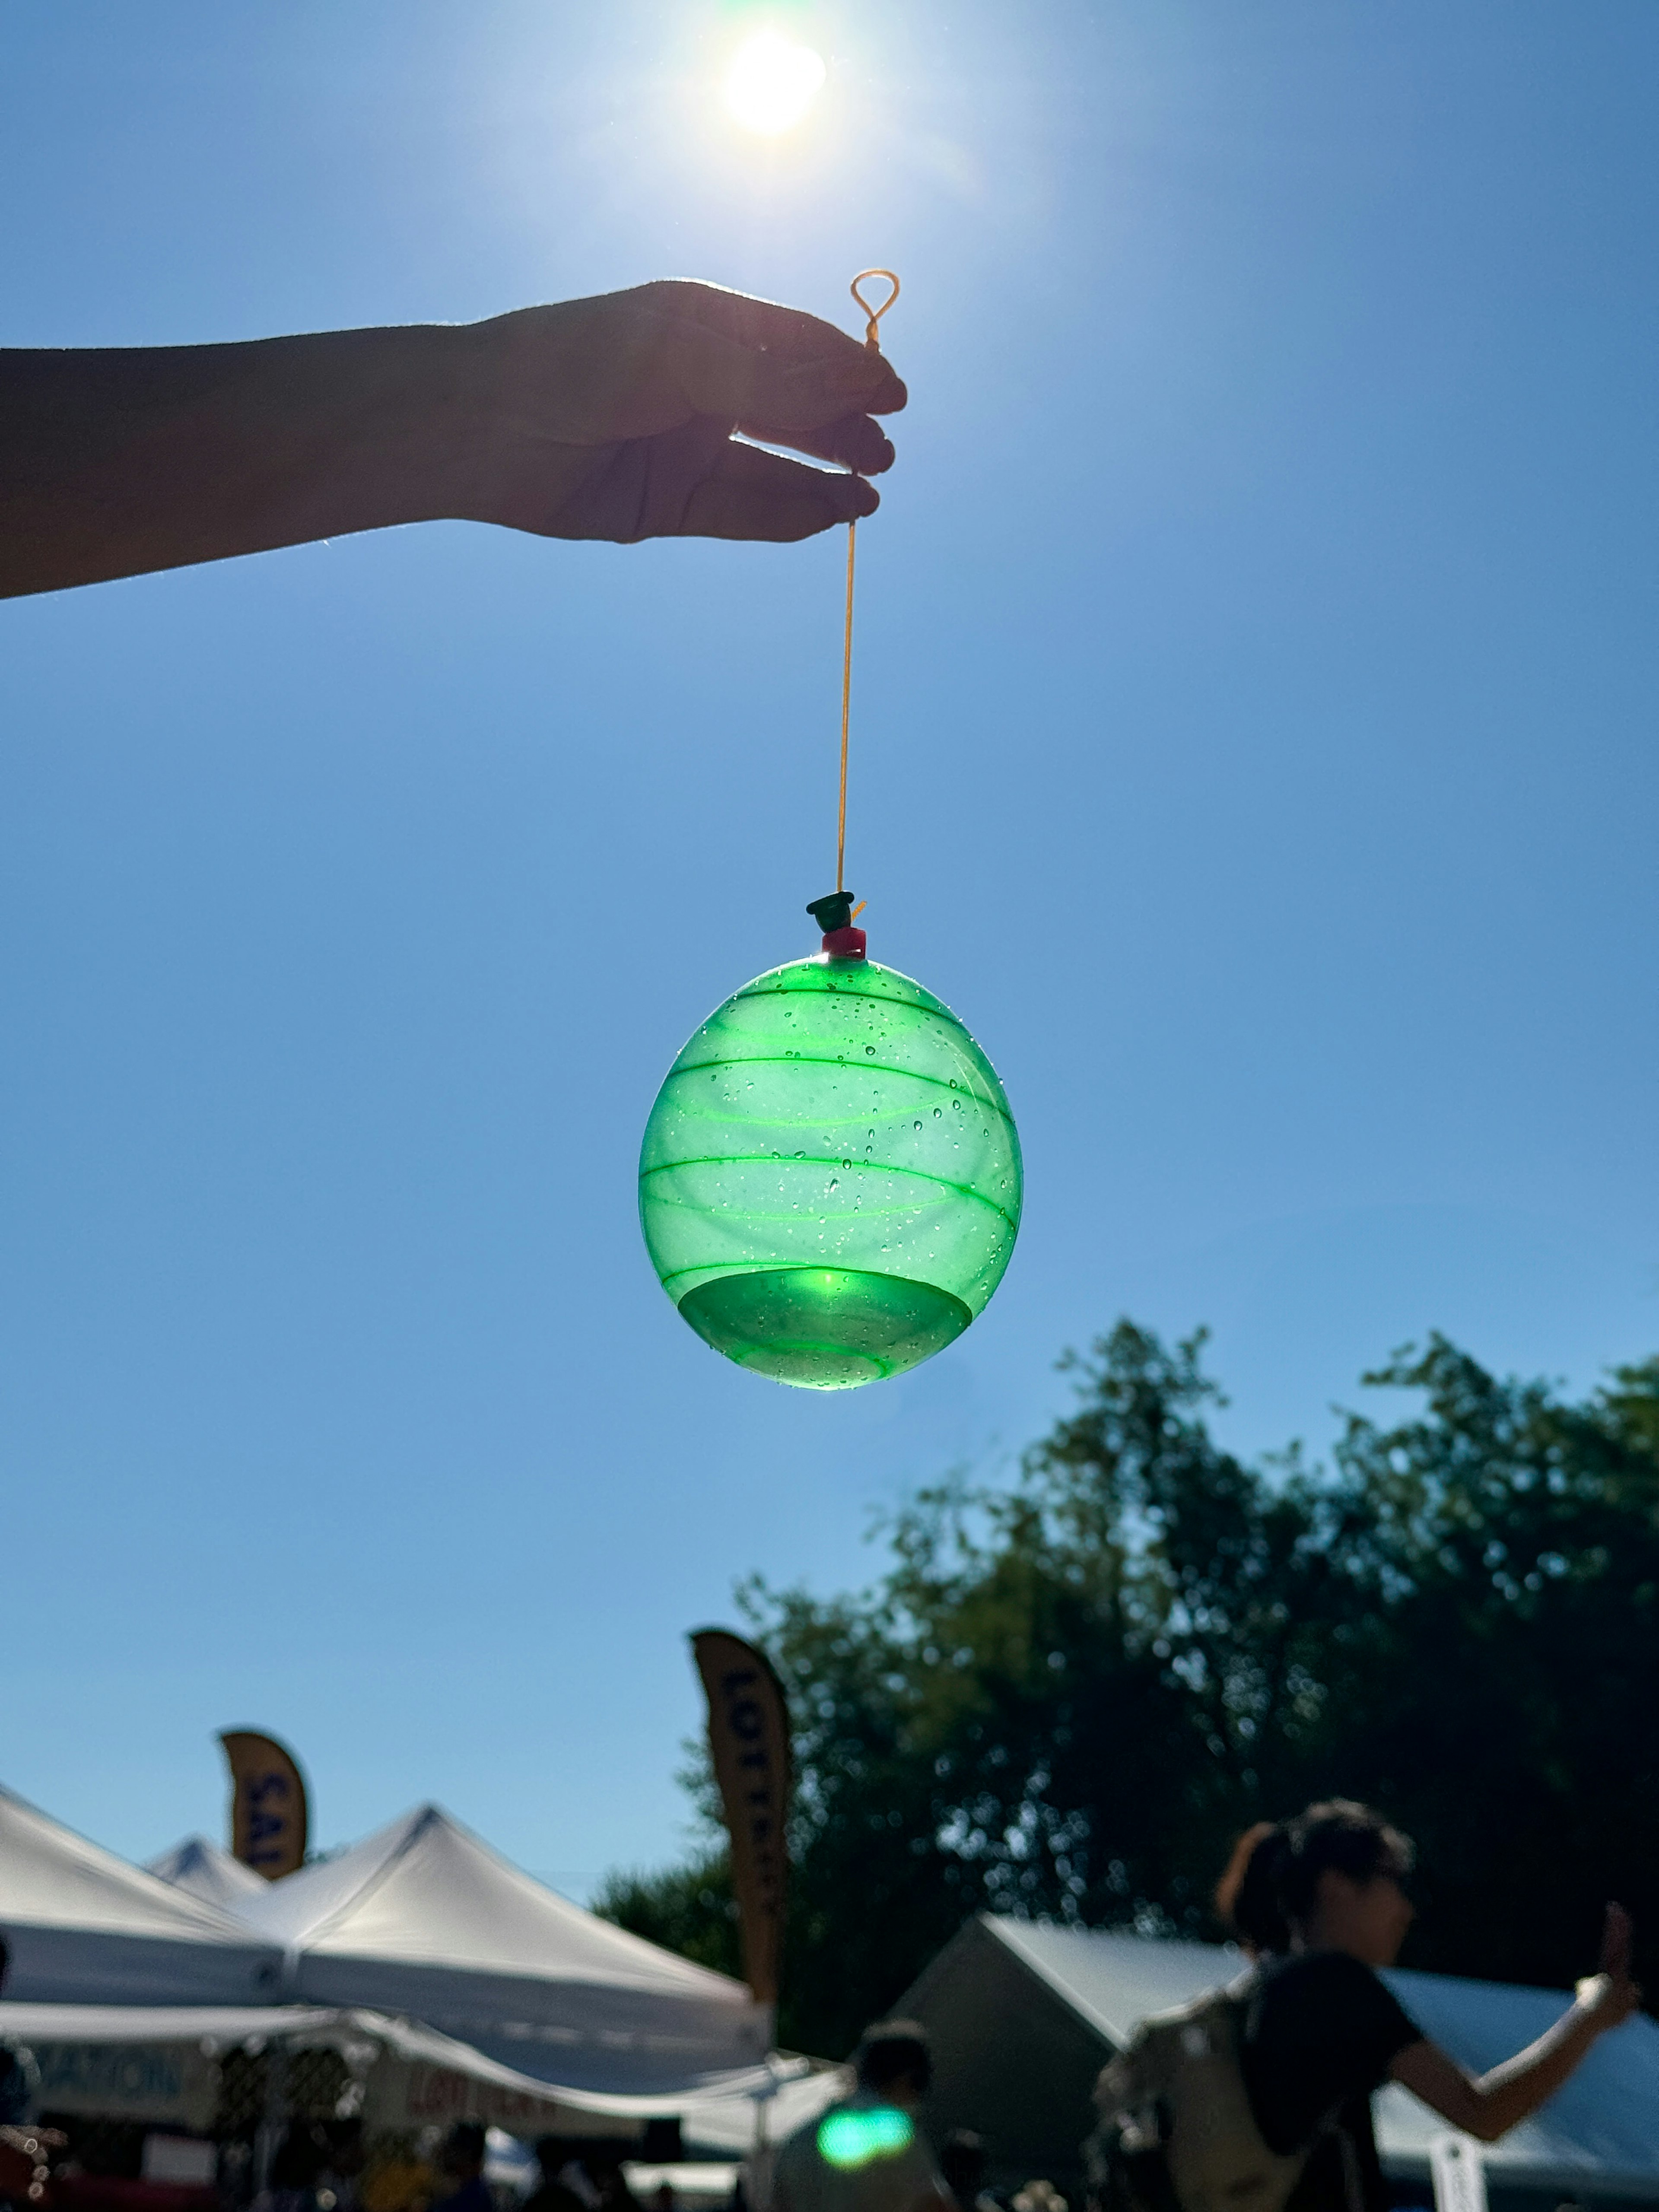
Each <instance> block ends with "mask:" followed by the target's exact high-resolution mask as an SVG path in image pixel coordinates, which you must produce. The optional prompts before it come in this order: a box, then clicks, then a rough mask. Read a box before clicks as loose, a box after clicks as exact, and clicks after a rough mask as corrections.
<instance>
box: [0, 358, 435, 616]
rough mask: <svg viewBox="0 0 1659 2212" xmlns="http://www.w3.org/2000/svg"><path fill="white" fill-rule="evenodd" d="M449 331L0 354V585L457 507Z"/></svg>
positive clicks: (256, 547) (224, 552) (54, 585)
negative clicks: (89, 350) (238, 343)
mask: <svg viewBox="0 0 1659 2212" xmlns="http://www.w3.org/2000/svg"><path fill="white" fill-rule="evenodd" d="M473 382H474V379H473V376H472V374H471V353H470V350H469V347H468V343H467V333H466V332H465V331H464V330H451V329H447V328H443V327H440V326H436V325H410V326H409V327H406V328H401V329H392V330H365V331H325V332H322V333H320V334H318V335H314V336H307V337H283V338H265V339H260V340H258V341H255V342H253V343H248V344H244V345H204V346H168V347H156V348H145V349H112V350H108V351H97V352H79V351H76V352H56V351H54V352H21V351H18V352H0V596H8V597H9V596H15V595H16V594H18V593H21V592H48V591H56V590H59V589H61V588H62V587H64V586H66V585H71V584H86V583H95V582H99V581H100V580H105V579H107V578H109V577H112V576H125V575H134V574H139V573H141V572H143V571H144V570H147V569H154V568H178V567H180V566H182V565H184V564H185V563H187V562H197V561H216V560H222V559H224V558H225V557H227V556H229V555H233V554H238V553H252V552H260V551H264V550H268V549H269V548H270V547H272V546H277V545H293V544H302V543H304V542H306V541H307V540H309V539H313V538H331V537H337V536H343V535H345V534H346V533H347V532H351V531H356V530H373V529H376V528H379V527H380V526H384V525H386V524H388V523H398V522H417V521H423V520H432V519H434V518H435V517H438V516H441V515H446V514H457V513H465V512H466V511H467V508H468V505H469V489H470V484H471V477H472V474H473V471H474V470H475V468H476V458H475V456H476V451H477V441H478V420H477V406H476V404H475V402H474V399H473V397H472V391H471V387H472V385H473Z"/></svg>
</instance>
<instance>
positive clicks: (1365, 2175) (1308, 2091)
mask: <svg viewBox="0 0 1659 2212" xmlns="http://www.w3.org/2000/svg"><path fill="white" fill-rule="evenodd" d="M1422 2040H1423V2031H1422V2029H1421V2028H1420V2027H1418V2025H1417V2023H1416V2021H1413V2018H1412V2017H1411V2015H1410V2014H1409V2013H1408V2012H1407V2011H1406V2010H1405V2008H1404V2007H1403V2006H1402V2005H1401V2003H1400V2002H1399V2001H1398V2000H1397V1999H1396V1998H1395V1997H1394V1996H1391V1995H1390V1994H1389V1991H1388V1990H1386V1989H1385V1988H1384V1987H1383V1984H1382V1983H1381V1982H1380V1981H1379V1980H1378V1979H1377V1978H1376V1975H1375V1974H1374V1973H1373V1972H1371V1970H1370V1967H1369V1966H1363V1965H1362V1964H1361V1963H1360V1961H1359V1960H1358V1959H1351V1958H1349V1956H1348V1955H1347V1954H1346V1952H1343V1951H1313V1952H1308V1953H1305V1954H1299V1955H1297V1956H1296V1957H1294V1958H1288V1959H1268V1960H1264V1961H1263V1963H1262V1966H1261V1969H1260V1971H1259V1972H1258V1974H1257V1976H1256V1978H1255V1989H1254V1990H1253V1992H1252V1994H1251V1996H1250V2000H1249V2007H1248V2008H1247V2010H1246V2013H1245V2016H1244V2044H1243V2052H1242V2054H1241V2056H1242V2058H1243V2069H1244V2086H1245V2087H1246V2089H1247V2090H1248V2091H1249V2099H1250V2106H1251V2109H1252V2110H1253V2111H1254V2112H1255V2120H1256V2125H1257V2126H1258V2127H1259V2128H1260V2129H1261V2132H1262V2134H1263V2135H1264V2136H1266V2138H1267V2148H1269V2149H1270V2150H1273V2151H1277V2152H1278V2153H1279V2154H1280V2155H1281V2156H1285V2155H1286V2154H1289V2153H1291V2152H1292V2151H1297V2150H1300V2149H1302V2148H1304V2146H1305V2145H1306V2144H1307V2142H1309V2140H1310V2138H1311V2137H1312V2136H1315V2135H1316V2133H1317V2131H1318V2130H1320V2128H1321V2127H1322V2125H1323V2124H1324V2123H1325V2122H1326V2121H1328V2119H1329V2118H1330V2117H1331V2115H1332V2114H1333V2113H1334V2115H1335V2118H1336V2126H1335V2129H1334V2130H1332V2131H1330V2132H1328V2133H1327V2134H1326V2135H1325V2136H1322V2138H1321V2140H1320V2141H1319V2142H1317V2143H1316V2145H1315V2148H1314V2150H1313V2153H1312V2154H1311V2156H1310V2158H1309V2160H1308V2163H1307V2166H1306V2168H1305V2170H1304V2173H1303V2176H1302V2179H1301V2180H1300V2181H1298V2182H1297V2185H1296V2188H1295V2190H1294V2191H1293V2192H1292V2194H1291V2201H1290V2203H1289V2204H1288V2205H1287V2206H1286V2208H1285V2212H1358V2208H1357V2207H1355V2206H1353V2205H1352V2202H1351V2197H1350V2191H1349V2187H1348V2161H1349V2158H1350V2156H1352V2160H1353V2165H1354V2170H1355V2178H1356V2179H1357V2181H1358V2186H1359V2190H1360V2192H1361V2196H1362V2199H1363V2203H1364V2207H1365V2212H1383V2208H1384V2207H1385V2206H1386V2205H1387V2203H1388V2201H1389V2193H1388V2188H1387V2185H1386V2184H1385V2183H1384V2181H1383V2169H1382V2167H1381V2166H1380V2165H1379V2163H1378V2161H1377V2156H1376V2136H1375V2134H1374V2133H1373V2132H1372V2129H1371V2092H1372V2090H1373V2089H1375V2088H1376V2087H1379V2086H1380V2085H1381V2084H1382V2083H1383V2081H1386V2080H1387V2078H1388V2072H1389V2066H1390V2065H1391V2064H1392V2063H1393V2062H1394V2060H1395V2058H1396V2057H1398V2056H1399V2055H1400V2053H1401V2051H1404V2050H1405V2049H1406V2048H1407V2045H1410V2044H1413V2043H1420V2042H1421V2041H1422ZM1345 2136H1346V2140H1347V2143H1348V2144H1349V2145H1351V2146H1352V2150H1351V2152H1349V2151H1346V2150H1345V2148H1344V2144H1343V2141H1342V2138H1343V2137H1345Z"/></svg>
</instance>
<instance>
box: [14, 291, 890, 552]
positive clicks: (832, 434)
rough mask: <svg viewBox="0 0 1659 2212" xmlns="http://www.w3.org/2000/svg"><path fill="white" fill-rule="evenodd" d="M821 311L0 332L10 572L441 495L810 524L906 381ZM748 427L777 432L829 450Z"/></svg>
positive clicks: (387, 513)
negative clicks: (36, 343)
mask: <svg viewBox="0 0 1659 2212" xmlns="http://www.w3.org/2000/svg"><path fill="white" fill-rule="evenodd" d="M904 399H905V392H904V386H902V384H901V383H900V381H899V380H898V378H897V377H896V375H895V374H893V372H892V370H891V369H890V368H889V367H888V365H887V363H886V362H885V361H884V359H883V358H882V356H880V355H879V354H876V353H872V352H870V351H868V350H866V348H865V347H864V346H862V345H860V343H858V341H857V340H856V339H854V338H850V337H848V336H847V334H846V332H845V331H838V330H837V329H836V328H835V326H834V325H832V324H829V323H825V322H821V321H820V320H819V319H817V317H816V316H813V315H806V314H802V313H798V312H797V311H795V310H794V309H793V308H788V307H775V306H774V305H773V304H772V303H771V302H770V301H764V300H751V299H748V298H746V297H745V296H744V295H742V294H741V293H736V292H725V291H721V290H720V289H718V288H717V287H716V286H714V285H712V284H694V283H660V284H642V285H640V286H638V287H636V288H635V289H634V290H632V291H629V292H613V293H608V294H605V295H601V296H600V297H599V298H597V299H592V300H573V301H565V302H564V303H563V304H562V305H560V306H556V307H528V308H524V309H522V310H520V312H519V313H515V314H510V315H501V316H497V317H495V319H493V320H491V321H489V322H484V323H471V324H464V325H453V326H451V325H411V326H409V327H406V328H400V329H391V330H365V331H325V332H320V333H318V334H316V335H313V336H310V337H284V338H264V339H259V340H257V341H255V342H253V343H249V344H244V345H204V346H167V347H156V348H142V349H131V350H129V349H111V350H108V351H98V352H78V351H63V352H22V351H14V352H7V353H0V596H15V594H18V593H20V592H49V591H57V590H60V589H61V588H63V587H64V586H66V585H70V584H88V583H96V582H100V581H102V580H106V579H107V578H110V577H113V576H129V575H136V574H140V573H141V572H143V571H144V570H147V569H153V568H179V567H181V566H184V565H185V564H186V563H188V562H196V561H217V560H222V559H224V558H225V557H226V556H228V555H231V554H236V553H253V552H260V551H264V550H267V549H269V548H270V547H272V546H276V545H295V544H303V543H304V542H306V541H307V540H308V539H312V538H332V537H342V536H344V535H345V534H346V533H348V532H352V531H357V530H376V529H380V528H382V527H384V526H386V525H387V524H389V523H398V522H422V521H430V520H438V519H440V518H442V517H449V518H454V519H459V520H471V521H476V522H495V523H501V524H505V525H507V526H509V527H511V528H513V529H518V530H527V531H532V532H537V533H538V534H539V535H541V536H544V537H549V538H608V539H611V540H612V541H613V542H617V543H621V544H631V543H633V542H635V541H636V540H637V539H640V538H660V537H688V536H689V537H707V538H762V539H769V540H772V541H774V542H780V541H787V540H792V539H796V538H809V537H811V536H812V535H813V534H814V533H815V532H818V531H821V530H827V529H829V528H830V527H831V526H833V525H834V524H836V523H838V522H846V521H848V520H852V519H853V518H854V517H856V516H858V515H862V514H868V513H871V512H872V510H873V509H874V507H876V505H877V504H878V501H877V497H876V494H875V492H874V491H873V490H872V489H871V488H870V486H869V485H868V484H867V483H865V482H864V481H863V478H864V477H866V476H871V475H875V474H878V473H879V472H880V471H882V470H884V469H885V468H888V467H889V466H890V465H891V463H892V459H893V449H892V447H891V446H890V444H889V443H888V441H887V439H886V438H885V436H884V435H883V433H882V431H881V429H880V428H879V427H878V424H877V423H876V422H874V421H873V420H872V416H875V415H878V414H890V413H891V412H893V411H894V410H896V409H898V408H900V407H902V406H903V404H904ZM734 433H737V434H738V435H740V436H741V437H744V438H748V439H755V440H761V441H764V442H765V443H766V444H768V445H781V446H787V447H790V448H792V450H793V452H795V453H804V454H807V455H810V456H811V457H812V459H814V460H817V461H820V462H828V463H830V464H833V465H836V466H837V467H838V468H840V469H842V470H850V471H857V472H858V473H857V474H852V475H848V474H839V473H833V472H832V471H831V470H829V469H825V468H822V467H812V466H810V465H807V464H805V463H804V462H802V461H799V460H792V459H787V458H786V457H785V456H783V455H782V454H779V453H766V452H763V451H762V450H760V448H759V447H758V446H757V445H754V444H747V443H740V442H738V438H737V437H734V435H733V434H734Z"/></svg>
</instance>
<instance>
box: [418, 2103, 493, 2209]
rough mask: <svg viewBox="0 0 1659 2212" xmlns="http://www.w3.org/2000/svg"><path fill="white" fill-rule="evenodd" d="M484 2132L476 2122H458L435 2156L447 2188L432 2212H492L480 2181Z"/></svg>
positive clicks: (484, 2186)
mask: <svg viewBox="0 0 1659 2212" xmlns="http://www.w3.org/2000/svg"><path fill="white" fill-rule="evenodd" d="M485 2148H486V2136H485V2132H484V2130H483V2128H482V2127H481V2126H480V2125H479V2124H478V2122H477V2120H458V2121H457V2122H456V2123H455V2124H454V2126H453V2128H451V2130H449V2133H448V2134H447V2136H445V2137H444V2140H443V2148H441V2150H440V2152H439V2153H438V2166H439V2171H440V2172H441V2173H442V2175H443V2177H444V2179H445V2180H446V2181H447V2182H448V2183H449V2185H450V2186H449V2188H448V2189H447V2191H445V2193H444V2194H443V2195H442V2196H441V2197H439V2198H438V2199H437V2200H436V2202H435V2203H434V2205H433V2207H432V2212H495V2198H494V2197H492V2196H491V2195H490V2193H489V2183H488V2182H487V2181H486V2180H485V2179H484V2178H483V2165H484V2150H485Z"/></svg>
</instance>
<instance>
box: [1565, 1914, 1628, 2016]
mask: <svg viewBox="0 0 1659 2212" xmlns="http://www.w3.org/2000/svg"><path fill="white" fill-rule="evenodd" d="M1634 1933H1635V1930H1634V1929H1633V1927H1632V1923H1631V1917H1630V1915H1629V1913H1628V1912H1626V1910H1625V1908H1624V1906H1623V1905H1613V1904H1609V1905H1608V1906H1607V1914H1606V1917H1605V1918H1604V1920H1603V1922H1602V1924H1601V1960H1600V1965H1599V1971H1598V1972H1595V1973H1594V1974H1591V1975H1589V1976H1587V1977H1586V1978H1585V1979H1584V1980H1583V1981H1582V1982H1580V1983H1579V1984H1578V1988H1577V1998H1578V2002H1579V2003H1580V2004H1581V2005H1582V2006H1583V2008H1584V2009H1585V2010H1586V2011H1587V2012H1589V2014H1590V2015H1592V2016H1593V2017H1594V2019H1595V2026H1596V2028H1597V2030H1598V2032H1600V2031H1605V2030H1606V2029H1607V2028H1610V2027H1618V2026H1619V2025H1620V2022H1621V2021H1626V2020H1628V2019H1629V2018H1630V2016H1631V2015H1632V2013H1633V2012H1634V2011H1635V2010H1636V2008H1637V2007H1638V2005H1639V2004H1640V2003H1641V2002H1642V1990H1641V1985H1640V1984H1639V1983H1638V1982H1637V1981H1636V1980H1634V1979H1633V1978H1632V1974H1631V1970H1630V1966H1631V1944H1632V1937H1633V1936H1634Z"/></svg>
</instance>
